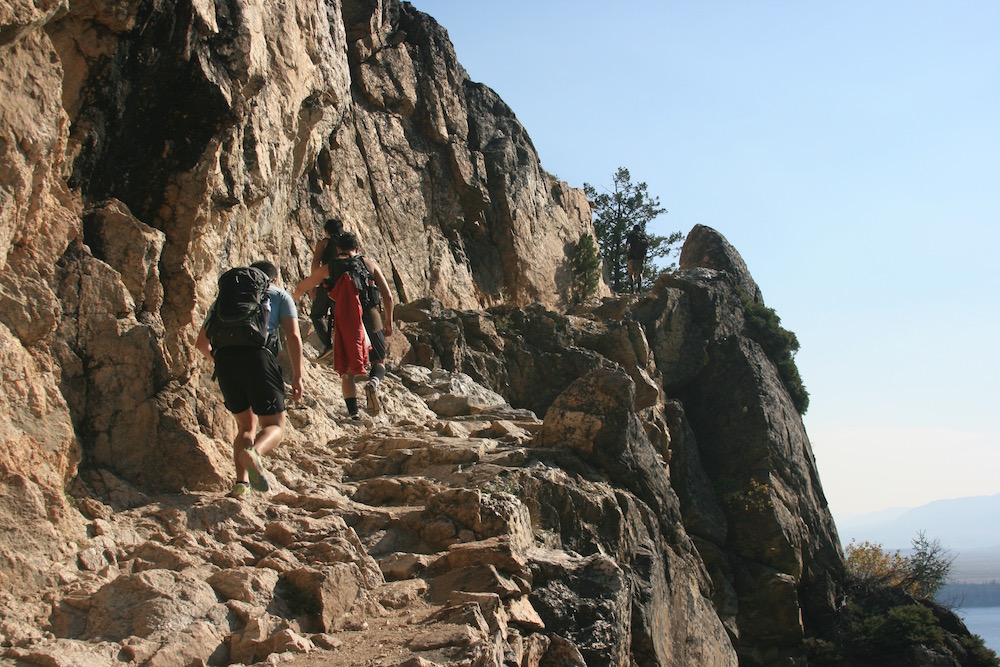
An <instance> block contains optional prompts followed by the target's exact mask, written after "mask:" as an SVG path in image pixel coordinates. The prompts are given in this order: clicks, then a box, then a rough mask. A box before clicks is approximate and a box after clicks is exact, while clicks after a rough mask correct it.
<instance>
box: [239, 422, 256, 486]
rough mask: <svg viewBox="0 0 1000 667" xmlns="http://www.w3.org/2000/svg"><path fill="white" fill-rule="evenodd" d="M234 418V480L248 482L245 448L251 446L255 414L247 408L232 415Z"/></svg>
mask: <svg viewBox="0 0 1000 667" xmlns="http://www.w3.org/2000/svg"><path fill="white" fill-rule="evenodd" d="M233 416H234V417H235V418H236V437H235V438H234V439H233V462H234V463H235V464H236V481H237V482H249V481H250V477H249V476H248V475H247V456H248V455H247V454H246V449H247V448H248V447H253V443H254V437H253V435H254V432H255V431H256V430H257V415H255V414H254V413H253V411H252V410H250V409H249V408H248V409H246V410H244V411H243V412H240V413H238V414H235V415H233Z"/></svg>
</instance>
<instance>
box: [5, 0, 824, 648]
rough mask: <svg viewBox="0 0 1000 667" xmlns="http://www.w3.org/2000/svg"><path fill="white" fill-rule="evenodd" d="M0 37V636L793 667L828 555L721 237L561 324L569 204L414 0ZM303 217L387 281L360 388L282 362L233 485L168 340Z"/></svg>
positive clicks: (53, 21) (22, 640)
mask: <svg viewBox="0 0 1000 667" xmlns="http://www.w3.org/2000/svg"><path fill="white" fill-rule="evenodd" d="M0 55H2V61H0V62H2V64H0V368H2V372H3V384H2V387H0V403H2V405H0V408H2V409H0V521H2V522H3V528H4V530H3V532H2V533H0V590H2V591H3V594H2V597H0V645H2V650H3V652H4V656H5V657H7V658H10V659H14V660H23V661H27V662H35V663H45V664H49V663H51V664H71V663H73V664H100V665H103V664H115V663H116V661H118V660H120V659H127V660H131V661H133V662H134V663H136V664H143V665H173V664H201V663H202V662H205V663H209V664H226V663H228V662H245V663H249V662H253V661H256V660H263V659H265V658H266V657H267V656H268V655H270V654H272V653H292V654H294V653H308V652H319V653H320V657H318V658H317V661H316V662H310V661H309V656H308V655H307V656H300V657H301V660H299V661H298V662H294V661H293V664H298V665H301V666H303V667H304V666H307V665H313V664H315V665H318V664H324V665H357V664H374V663H373V662H372V661H376V660H378V661H381V662H379V664H386V665H389V664H403V662H405V658H403V657H399V656H416V657H414V660H416V659H418V658H419V659H420V660H425V661H427V662H419V663H418V662H407V663H406V664H424V665H426V664H474V665H501V664H516V665H522V666H524V667H528V666H530V667H538V666H539V665H579V664H584V662H585V663H586V664H588V665H616V666H618V665H620V666H625V665H633V664H634V665H699V666H703V665H720V666H722V665H726V666H730V665H735V664H736V663H737V661H739V662H740V663H741V664H747V665H769V664H789V662H788V661H789V660H792V661H794V660H801V658H802V656H803V654H804V649H803V637H804V635H805V634H806V633H809V632H811V631H813V630H815V629H816V628H818V627H821V626H823V625H824V623H826V622H827V619H828V618H829V617H830V616H831V615H832V614H833V613H834V612H835V607H836V604H835V599H836V595H837V593H838V582H839V581H840V579H841V577H842V568H843V565H842V562H841V556H840V547H839V544H838V539H837V535H836V531H835V529H834V527H833V524H832V520H831V518H830V514H829V511H828V509H827V507H826V503H825V499H824V497H823V493H822V489H821V486H820V483H819V479H818V474H817V471H816V467H815V462H814V460H813V457H812V454H811V450H810V447H809V442H808V438H807V437H806V434H805V431H804V429H803V427H802V422H801V420H800V419H799V416H798V414H797V413H796V412H795V410H794V408H793V406H792V404H791V400H790V399H789V397H788V393H787V392H786V391H785V389H784V387H783V386H782V384H781V380H780V378H779V377H778V375H777V372H776V370H775V368H774V365H773V364H772V363H771V361H770V360H769V359H767V357H766V356H765V355H764V354H763V352H762V351H761V350H760V348H759V346H757V345H756V343H754V342H753V341H752V340H751V339H749V338H748V337H747V335H746V334H745V331H744V323H743V310H742V306H741V302H740V299H739V296H738V294H737V288H739V289H740V290H741V291H742V293H744V294H746V295H749V296H750V297H751V298H753V299H756V300H757V301H761V300H762V297H761V293H760V290H759V288H758V287H757V286H756V285H755V284H754V283H753V279H752V277H751V276H750V273H749V271H747V268H746V266H745V265H744V264H743V262H742V260H741V259H740V257H739V254H738V253H737V252H736V251H735V250H734V249H732V248H731V247H730V246H729V245H728V243H726V241H725V239H724V238H722V237H721V235H719V234H718V233H716V232H714V231H713V230H709V229H707V228H703V227H698V228H695V229H694V230H692V232H691V234H690V235H689V237H688V240H687V242H686V244H685V246H684V252H683V254H682V257H681V262H680V264H681V268H682V271H680V272H679V273H678V274H676V275H675V276H672V277H668V278H665V279H663V280H661V282H660V283H658V285H657V286H656V288H655V290H654V291H653V292H652V293H651V294H650V295H648V296H645V297H643V298H642V299H639V300H634V299H624V298H623V299H606V300H605V301H604V302H603V304H602V305H600V306H599V307H596V308H593V309H591V310H588V311H579V312H578V314H577V315H575V316H568V315H563V314H560V313H561V312H563V311H564V310H565V306H566V300H567V296H566V295H567V293H568V291H569V283H570V275H569V270H568V265H569V259H568V258H569V253H570V252H571V250H572V248H573V245H574V244H575V243H576V241H577V240H578V239H579V237H580V236H581V235H582V234H584V233H588V232H592V225H591V221H590V207H589V204H588V203H587V201H586V199H585V197H584V196H583V193H582V192H580V191H579V190H575V189H572V188H569V187H567V186H566V185H565V184H563V183H557V182H554V181H553V180H552V179H551V178H550V177H549V176H548V175H547V174H546V173H545V172H544V171H543V170H542V168H541V166H540V164H539V162H538V159H537V155H536V154H535V152H534V149H533V147H532V145H531V142H530V139H529V138H528V136H527V134H526V133H525V131H524V129H523V128H522V127H521V126H520V124H519V123H518V122H517V120H516V118H515V117H514V114H513V113H512V112H511V110H510V109H509V108H507V106H506V105H505V104H504V103H503V102H502V101H501V100H500V99H499V98H497V96H496V95H495V94H494V93H493V92H492V91H491V90H489V89H488V88H486V87H485V86H482V85H480V84H476V83H473V82H471V81H470V80H469V79H468V77H467V75H466V74H465V72H464V70H463V69H462V67H461V66H460V65H459V63H458V62H457V60H456V59H455V55H454V52H453V50H452V48H451V46H450V44H449V43H448V40H447V35H446V33H445V32H444V30H443V29H442V28H441V27H440V26H438V25H437V24H436V23H435V22H434V21H433V19H431V18H429V17H427V16H425V15H422V14H420V13H419V12H416V11H415V10H414V9H413V8H412V7H410V6H409V5H407V4H405V3H404V4H400V3H397V2H393V1H386V2H364V1H360V0H344V1H343V2H337V1H328V2H319V1H312V2H310V1H308V0H298V1H295V0H293V1H292V2H284V3H269V2H257V3H253V2H241V1H228V2H226V1H223V0H214V1H213V0H192V1H191V2H172V1H164V0H142V1H133V2H117V3H116V2H99V1H90V2H65V1H63V2H56V1H50V2H42V1H41V0H37V1H36V2H34V3H33V4H30V3H21V4H17V5H9V4H8V5H6V6H4V7H0ZM330 216H339V217H341V218H342V219H343V220H344V221H345V223H346V225H347V227H348V228H350V229H352V230H354V231H356V232H357V233H358V235H359V236H360V237H361V239H362V242H363V244H364V248H365V250H366V252H367V253H368V254H370V255H371V256H373V257H375V259H376V260H377V261H378V262H379V263H380V264H381V266H382V267H383V269H384V270H385V272H386V274H387V276H389V277H390V282H391V283H392V284H393V287H394V289H395V292H396V296H397V298H398V301H399V302H400V303H401V305H400V307H399V308H398V311H397V312H398V318H399V322H398V325H399V326H398V328H399V329H400V334H398V335H396V336H394V337H393V338H392V340H391V341H390V343H391V359H390V360H391V362H392V368H393V373H392V374H391V375H390V381H389V382H388V383H387V395H386V397H385V401H386V408H387V409H386V410H385V412H384V413H383V414H382V415H380V416H379V417H378V418H375V419H369V420H368V422H367V423H366V424H365V426H364V427H361V428H359V427H357V426H355V425H353V424H347V425H344V424H341V423H340V421H339V417H341V416H342V413H343V407H342V403H341V400H340V389H339V382H338V379H337V378H336V377H335V376H334V374H333V373H332V372H331V371H330V370H329V369H326V368H324V367H321V366H315V365H311V364H309V365H308V368H307V369H306V378H305V384H306V390H307V396H306V398H305V399H304V400H303V401H302V402H301V403H300V404H299V405H297V406H295V407H294V409H292V410H290V411H289V420H288V421H289V425H288V428H287V431H286V438H285V443H284V444H283V445H282V446H281V447H280V448H279V449H278V450H276V452H275V454H274V456H273V457H269V459H270V460H269V465H270V466H271V470H272V472H274V474H275V486H276V488H277V491H276V492H275V493H274V494H273V495H272V496H270V497H268V498H257V499H255V500H254V501H253V502H249V503H244V504H240V503H238V502H236V501H234V500H231V499H227V498H225V497H224V496H223V494H224V492H225V491H226V490H227V489H228V487H229V485H230V483H231V481H232V474H233V469H232V463H231V453H230V451H229V449H230V445H229V444H228V443H229V442H230V441H231V438H232V435H233V432H232V428H233V424H232V419H231V417H230V416H229V415H228V414H227V413H226V412H225V410H224V409H223V408H222V406H221V401H220V400H219V396H218V392H217V389H216V387H215V384H214V383H213V381H212V379H211V368H210V367H208V365H207V364H205V363H203V362H202V361H200V357H198V355H196V354H195V351H194V349H193V342H194V338H195V335H196V333H197V329H198V327H199V325H200V323H201V319H202V317H203V315H204V312H205V310H206V308H207V307H208V304H209V303H210V301H211V299H212V297H213V295H214V283H215V276H217V275H218V274H219V272H220V271H221V270H222V269H224V268H227V267H229V266H231V265H234V264H238V263H246V262H248V261H251V260H253V259H258V258H261V257H265V258H270V259H272V260H273V261H275V263H276V264H278V265H279V266H280V268H281V271H282V275H283V277H284V280H285V282H286V284H288V283H293V282H295V281H296V280H298V279H299V278H300V277H301V276H302V275H303V274H304V273H306V272H307V269H308V266H309V263H310V261H311V252H312V247H313V244H314V243H315V241H316V240H317V239H318V238H319V235H320V229H321V226H322V222H323V221H324V220H325V219H326V218H327V217H330ZM602 290H603V292H602V294H604V295H607V290H606V288H604V287H603V286H602ZM528 304H531V305H528ZM302 324H303V326H304V327H305V328H306V329H307V330H308V323H307V322H305V318H304V317H303V318H302ZM308 340H309V339H308V338H307V342H308ZM431 369H433V370H431ZM135 609H140V610H141V613H138V612H134V611H133V610H135ZM391 628H397V631H393V630H392V629H391ZM400 628H401V629H400ZM393 656H396V657H398V658H399V659H398V660H396V661H395V662H393V659H394V658H393ZM60 661H62V662H60Z"/></svg>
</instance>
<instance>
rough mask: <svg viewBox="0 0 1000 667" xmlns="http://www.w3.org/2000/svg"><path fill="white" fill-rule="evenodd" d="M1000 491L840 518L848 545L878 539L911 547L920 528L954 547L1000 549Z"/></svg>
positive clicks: (894, 546) (890, 546) (895, 546)
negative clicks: (853, 541)
mask: <svg viewBox="0 0 1000 667" xmlns="http://www.w3.org/2000/svg"><path fill="white" fill-rule="evenodd" d="M998 519H1000V493H998V494H995V495H992V496H970V497H967V498H952V499H948V500H936V501H934V502H932V503H928V504H926V505H922V506H920V507H916V508H913V509H898V510H882V511H880V512H874V513H872V514H865V515H861V516H856V517H850V518H846V519H838V520H837V530H838V532H839V534H840V536H841V539H842V540H843V543H844V544H845V545H846V544H848V543H850V541H851V540H856V541H862V540H869V541H871V542H877V543H879V544H881V545H882V546H883V547H884V548H886V549H908V548H910V546H911V542H912V540H913V538H914V537H916V535H917V533H918V532H919V531H923V532H924V534H925V535H926V536H927V537H928V538H932V539H933V538H937V539H939V540H940V541H941V544H942V545H944V546H945V547H946V548H948V549H951V550H952V551H962V550H965V551H968V550H972V549H994V548H995V549H997V550H1000V521H998Z"/></svg>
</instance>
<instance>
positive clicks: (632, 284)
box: [625, 223, 649, 292]
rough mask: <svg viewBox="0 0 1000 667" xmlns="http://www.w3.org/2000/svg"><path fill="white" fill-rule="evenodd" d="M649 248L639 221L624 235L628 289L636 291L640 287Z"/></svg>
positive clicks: (646, 237)
mask: <svg viewBox="0 0 1000 667" xmlns="http://www.w3.org/2000/svg"><path fill="white" fill-rule="evenodd" d="M648 250H649V237H648V236H646V233H645V232H643V231H642V227H641V226H640V225H639V223H636V224H635V226H634V227H632V231H630V232H629V233H628V236H626V237H625V258H626V269H627V271H628V285H629V290H630V291H632V292H638V291H640V289H641V288H642V272H643V270H644V269H645V268H646V252H647V251H648Z"/></svg>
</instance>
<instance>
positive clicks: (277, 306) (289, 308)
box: [267, 285, 299, 336]
mask: <svg viewBox="0 0 1000 667" xmlns="http://www.w3.org/2000/svg"><path fill="white" fill-rule="evenodd" d="M267 296H268V298H269V300H270V303H271V319H269V320H268V321H267V335H268V336H273V335H274V334H275V332H277V331H278V328H279V327H280V326H281V320H283V319H285V318H286V317H294V318H298V316H299V311H298V309H297V308H296V307H295V300H294V299H292V295H291V294H289V293H288V292H286V291H285V290H283V289H281V288H280V287H275V286H273V285H272V286H271V287H268V288H267Z"/></svg>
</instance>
